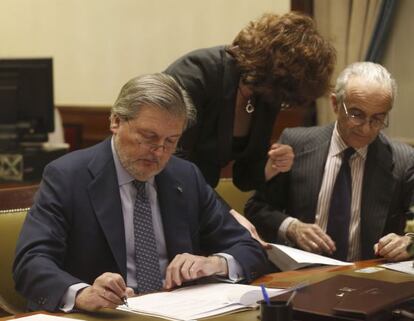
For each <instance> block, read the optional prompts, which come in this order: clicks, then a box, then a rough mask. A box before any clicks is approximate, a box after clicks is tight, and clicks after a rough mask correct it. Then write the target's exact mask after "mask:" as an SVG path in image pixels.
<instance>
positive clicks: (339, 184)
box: [327, 147, 355, 261]
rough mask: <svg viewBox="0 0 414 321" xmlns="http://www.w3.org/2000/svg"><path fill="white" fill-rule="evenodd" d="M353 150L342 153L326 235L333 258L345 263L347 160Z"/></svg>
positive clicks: (349, 195) (349, 181)
mask: <svg viewBox="0 0 414 321" xmlns="http://www.w3.org/2000/svg"><path fill="white" fill-rule="evenodd" d="M354 153H355V149H353V148H352V147H348V148H347V149H345V151H343V153H342V164H341V167H340V169H339V172H338V175H337V176H336V180H335V184H334V187H333V189H332V196H331V203H330V207H329V216H328V228H327V234H328V235H329V236H330V237H331V239H332V240H333V241H334V242H335V246H336V252H335V253H334V254H333V257H334V258H336V259H338V260H343V261H346V259H347V256H348V239H349V222H350V219H351V201H352V177H351V168H350V166H349V159H350V158H351V156H352V155H353V154H354Z"/></svg>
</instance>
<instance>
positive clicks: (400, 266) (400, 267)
mask: <svg viewBox="0 0 414 321" xmlns="http://www.w3.org/2000/svg"><path fill="white" fill-rule="evenodd" d="M413 264H414V261H412V260H411V261H403V262H398V263H386V264H381V265H380V266H382V267H385V268H387V269H389V270H394V271H398V272H403V273H408V274H413V275H414V266H413Z"/></svg>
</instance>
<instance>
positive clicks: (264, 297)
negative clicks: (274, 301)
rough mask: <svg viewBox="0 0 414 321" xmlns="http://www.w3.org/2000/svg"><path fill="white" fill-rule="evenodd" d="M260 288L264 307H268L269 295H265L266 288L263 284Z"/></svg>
mask: <svg viewBox="0 0 414 321" xmlns="http://www.w3.org/2000/svg"><path fill="white" fill-rule="evenodd" d="M260 287H261V289H262V294H263V299H264V300H265V302H266V305H270V299H269V295H268V294H267V291H266V288H265V287H264V285H263V284H261V285H260Z"/></svg>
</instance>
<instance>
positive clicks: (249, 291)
mask: <svg viewBox="0 0 414 321" xmlns="http://www.w3.org/2000/svg"><path fill="white" fill-rule="evenodd" d="M286 291H287V290H284V289H267V292H268V294H269V296H270V297H272V296H275V295H279V294H282V293H284V292H286ZM260 300H263V296H262V290H261V288H260V287H259V286H252V285H243V284H229V283H213V284H200V285H194V286H188V287H184V288H180V289H177V290H174V291H170V292H159V293H152V294H146V295H142V296H138V297H134V298H129V299H128V305H129V308H128V307H126V306H124V305H123V306H119V307H118V309H120V310H124V311H129V312H134V313H140V314H146V315H151V316H157V317H161V318H165V319H169V320H183V321H189V320H197V319H200V318H205V317H209V316H213V315H219V314H225V313H229V312H234V311H239V310H247V309H252V308H255V307H257V306H258V304H257V301H260Z"/></svg>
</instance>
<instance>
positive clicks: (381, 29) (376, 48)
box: [365, 0, 397, 62]
mask: <svg viewBox="0 0 414 321" xmlns="http://www.w3.org/2000/svg"><path fill="white" fill-rule="evenodd" d="M396 4H397V2H396V1H395V0H383V1H382V3H381V8H380V11H379V13H378V18H377V22H376V24H375V29H374V32H373V35H372V38H371V42H370V45H369V48H368V52H367V54H366V57H365V60H367V61H373V62H380V60H381V58H382V56H383V53H384V47H385V44H386V39H387V36H388V34H389V31H390V28H391V24H392V18H393V16H394V12H395V8H396Z"/></svg>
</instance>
